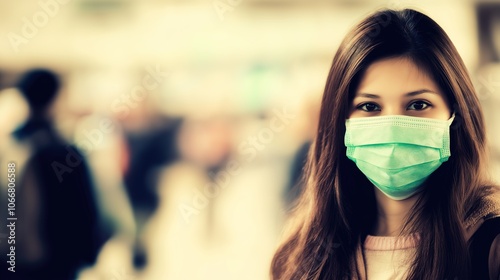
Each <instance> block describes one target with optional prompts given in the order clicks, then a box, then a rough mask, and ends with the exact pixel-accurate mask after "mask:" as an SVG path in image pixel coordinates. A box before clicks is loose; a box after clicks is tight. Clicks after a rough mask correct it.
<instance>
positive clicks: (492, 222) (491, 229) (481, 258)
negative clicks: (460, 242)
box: [469, 216, 500, 280]
mask: <svg viewBox="0 0 500 280" xmlns="http://www.w3.org/2000/svg"><path fill="white" fill-rule="evenodd" d="M498 235H500V216H495V217H489V218H486V220H485V221H484V223H483V224H482V225H481V226H480V227H479V229H478V230H477V231H476V232H475V233H474V234H473V235H472V237H471V239H470V242H469V253H470V256H471V268H472V269H471V272H472V274H471V275H472V276H473V277H474V279H485V280H487V279H490V278H489V272H490V271H489V267H488V262H489V255H490V249H491V245H492V243H493V240H494V239H495V238H496V237H497V236H498ZM499 265H500V264H499Z"/></svg>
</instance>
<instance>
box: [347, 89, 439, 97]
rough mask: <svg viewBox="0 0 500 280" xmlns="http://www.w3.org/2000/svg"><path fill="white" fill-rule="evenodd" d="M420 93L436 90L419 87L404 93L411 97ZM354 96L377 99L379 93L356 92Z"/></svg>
mask: <svg viewBox="0 0 500 280" xmlns="http://www.w3.org/2000/svg"><path fill="white" fill-rule="evenodd" d="M422 93H434V94H437V93H436V92H434V91H432V90H430V89H425V88H424V89H419V90H415V91H410V92H408V93H406V94H405V97H411V96H415V95H419V94H422ZM355 97H367V98H373V99H378V98H380V96H379V95H376V94H373V93H365V92H363V93H358V94H356V96H355Z"/></svg>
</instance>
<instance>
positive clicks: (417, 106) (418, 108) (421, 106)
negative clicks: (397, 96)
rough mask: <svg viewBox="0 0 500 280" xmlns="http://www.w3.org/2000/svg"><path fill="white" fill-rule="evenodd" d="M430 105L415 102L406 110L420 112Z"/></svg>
mask: <svg viewBox="0 0 500 280" xmlns="http://www.w3.org/2000/svg"><path fill="white" fill-rule="evenodd" d="M429 106H430V104H429V103H427V102H425V101H421V100H420V101H415V102H413V103H411V104H410V106H408V110H416V111H421V110H424V109H426V108H427V107H429Z"/></svg>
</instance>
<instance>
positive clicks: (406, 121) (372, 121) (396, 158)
mask: <svg viewBox="0 0 500 280" xmlns="http://www.w3.org/2000/svg"><path fill="white" fill-rule="evenodd" d="M454 118H455V114H453V116H452V117H451V118H450V119H449V120H447V121H443V120H437V119H428V118H419V117H409V116H399V115H398V116H382V117H366V118H352V119H348V120H346V133H345V138H344V142H345V146H346V147H347V157H348V158H349V159H351V160H352V161H354V162H355V163H356V166H357V167H358V168H359V170H361V172H363V174H365V176H366V177H367V178H368V179H369V180H370V181H371V182H372V183H373V184H374V185H375V186H376V187H377V188H378V189H379V190H380V191H382V192H383V193H384V194H385V195H387V196H388V197H390V198H392V199H395V200H402V199H406V198H408V197H410V196H412V195H413V194H415V193H416V192H418V191H419V187H420V186H421V185H422V184H423V183H424V181H425V180H426V179H427V178H428V177H429V175H431V173H432V172H434V171H435V170H436V169H437V168H438V167H439V166H441V164H442V163H443V162H445V161H447V160H448V158H449V157H450V124H451V123H452V122H453V119H454Z"/></svg>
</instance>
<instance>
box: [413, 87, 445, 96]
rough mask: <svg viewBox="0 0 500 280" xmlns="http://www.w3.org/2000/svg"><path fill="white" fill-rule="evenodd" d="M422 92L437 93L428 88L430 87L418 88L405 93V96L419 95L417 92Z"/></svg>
mask: <svg viewBox="0 0 500 280" xmlns="http://www.w3.org/2000/svg"><path fill="white" fill-rule="evenodd" d="M422 93H434V94H437V93H436V92H434V91H432V90H430V89H425V88H424V89H419V90H415V91H412V92H408V93H407V94H405V96H415V95H419V94H422Z"/></svg>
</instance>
